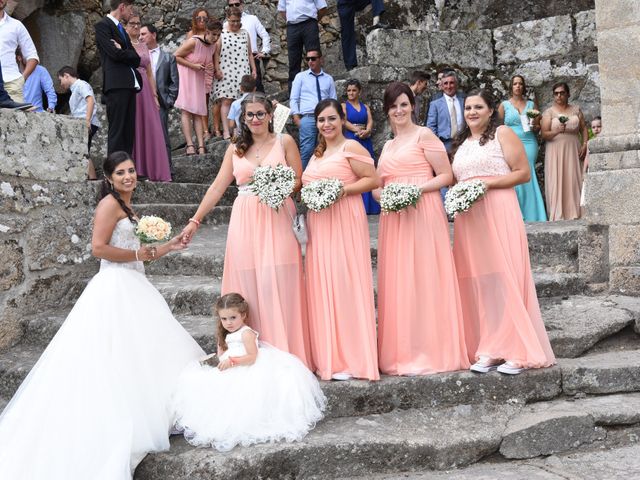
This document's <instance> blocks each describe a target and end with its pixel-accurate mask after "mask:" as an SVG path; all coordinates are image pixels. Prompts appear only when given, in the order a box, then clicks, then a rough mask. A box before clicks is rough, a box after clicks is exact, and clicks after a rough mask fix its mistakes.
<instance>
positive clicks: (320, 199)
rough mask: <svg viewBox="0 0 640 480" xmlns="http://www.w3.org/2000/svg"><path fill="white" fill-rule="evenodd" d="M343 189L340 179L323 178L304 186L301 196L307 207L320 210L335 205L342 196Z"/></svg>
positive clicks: (316, 210) (315, 210)
mask: <svg viewBox="0 0 640 480" xmlns="http://www.w3.org/2000/svg"><path fill="white" fill-rule="evenodd" d="M341 191H342V182H341V181H340V180H338V179H337V178H323V179H322V180H316V181H315V182H311V183H308V184H307V185H305V186H304V187H302V190H301V191H300V196H301V198H302V201H303V202H304V204H305V205H306V206H307V207H309V208H310V209H311V210H313V211H314V212H319V211H320V210H322V209H324V208H327V207H330V206H331V205H333V204H334V203H335V202H336V200H338V198H340V192H341Z"/></svg>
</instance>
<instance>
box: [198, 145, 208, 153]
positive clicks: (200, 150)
mask: <svg viewBox="0 0 640 480" xmlns="http://www.w3.org/2000/svg"><path fill="white" fill-rule="evenodd" d="M206 154H207V148H206V147H205V146H200V147H198V155H206Z"/></svg>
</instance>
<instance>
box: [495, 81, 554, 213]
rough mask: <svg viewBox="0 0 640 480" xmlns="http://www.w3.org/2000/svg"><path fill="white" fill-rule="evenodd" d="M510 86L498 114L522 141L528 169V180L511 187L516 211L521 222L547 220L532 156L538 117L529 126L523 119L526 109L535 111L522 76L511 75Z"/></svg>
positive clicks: (538, 128) (538, 127)
mask: <svg viewBox="0 0 640 480" xmlns="http://www.w3.org/2000/svg"><path fill="white" fill-rule="evenodd" d="M510 87H511V98H509V100H505V101H504V102H502V103H501V104H500V106H499V107H498V114H499V115H500V118H501V119H502V121H503V122H504V124H505V125H506V126H508V127H509V128H511V129H512V130H513V131H514V132H515V133H516V135H518V137H519V138H520V140H521V141H522V143H523V144H524V149H525V151H526V152H527V158H528V159H529V168H530V169H531V180H529V181H528V182H527V183H523V184H520V185H516V186H515V190H516V194H517V195H518V203H519V204H520V211H521V212H522V218H523V219H524V221H525V222H544V221H546V220H547V212H546V211H545V208H544V201H543V199H542V193H541V192H540V186H539V185H538V179H537V177H536V170H535V165H536V159H537V158H538V138H537V137H536V132H538V131H540V116H538V117H536V118H535V119H534V120H533V122H532V124H531V125H529V119H528V118H527V111H528V110H537V109H538V106H537V105H536V104H535V102H534V101H532V100H527V99H526V98H525V96H524V95H525V92H526V91H527V85H526V83H525V80H524V77H523V76H522V75H514V76H513V77H511V84H510ZM525 125H526V126H525ZM525 130H526V131H525Z"/></svg>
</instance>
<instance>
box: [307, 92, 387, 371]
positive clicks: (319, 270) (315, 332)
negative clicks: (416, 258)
mask: <svg viewBox="0 0 640 480" xmlns="http://www.w3.org/2000/svg"><path fill="white" fill-rule="evenodd" d="M315 117H316V122H317V126H318V131H319V132H320V135H319V137H320V142H319V144H318V147H316V150H315V152H314V155H313V156H312V157H311V160H310V161H309V165H308V166H307V168H306V169H305V171H304V174H303V175H302V183H304V184H307V183H309V182H313V181H314V180H320V179H323V178H337V179H339V180H341V181H342V183H343V185H344V187H343V191H342V196H341V198H340V199H338V200H337V201H336V202H335V203H334V204H333V205H331V206H330V207H327V208H325V209H324V210H321V211H320V212H317V213H316V212H312V211H309V213H308V215H307V223H308V227H309V243H308V245H307V255H306V279H307V301H308V302H309V332H310V334H311V352H312V356H313V363H314V364H315V366H316V372H317V373H318V375H319V376H320V378H322V379H323V380H329V379H331V378H333V379H335V380H347V379H349V378H351V377H356V378H366V379H369V380H378V379H379V378H380V373H379V372H378V359H377V353H376V323H375V311H374V303H373V274H372V271H371V253H370V248H371V247H370V245H369V226H368V223H367V216H366V214H365V211H364V205H363V203H362V196H361V195H360V194H361V193H362V192H369V191H371V190H373V189H374V188H377V187H378V182H379V180H378V176H377V175H376V172H375V168H374V166H373V159H372V158H371V157H370V156H369V153H368V152H367V150H366V149H365V148H364V147H363V146H362V145H360V144H359V143H358V142H356V141H355V140H347V139H346V138H345V137H344V135H343V133H342V129H343V127H344V122H345V115H344V112H343V111H342V107H341V106H340V103H338V102H337V101H336V100H333V99H327V100H322V101H321V102H320V103H318V105H317V107H316V109H315Z"/></svg>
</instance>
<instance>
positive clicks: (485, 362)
mask: <svg viewBox="0 0 640 480" xmlns="http://www.w3.org/2000/svg"><path fill="white" fill-rule="evenodd" d="M490 361H491V359H490V358H489V357H480V358H479V359H478V361H477V362H476V363H474V364H473V365H471V367H469V370H471V371H472V372H477V373H488V372H491V371H493V370H496V369H497V368H498V364H497V363H489V362H490Z"/></svg>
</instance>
